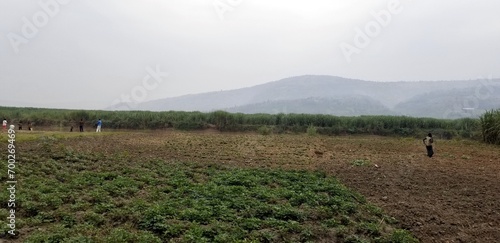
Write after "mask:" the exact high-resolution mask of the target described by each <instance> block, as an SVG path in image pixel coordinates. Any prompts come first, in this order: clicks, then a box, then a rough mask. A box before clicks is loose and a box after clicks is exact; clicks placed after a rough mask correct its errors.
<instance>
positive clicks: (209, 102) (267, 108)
mask: <svg viewBox="0 0 500 243" xmlns="http://www.w3.org/2000/svg"><path fill="white" fill-rule="evenodd" d="M498 87H500V80H493V81H487V82H486V83H485V82H484V81H481V82H480V81H478V80H469V81H433V82H372V81H363V80H356V79H346V78H341V77H335V76H324V75H305V76H298V77H291V78H285V79H281V80H278V81H274V82H269V83H265V84H261V85H256V86H253V87H247V88H242V89H236V90H229V91H221V92H209V93H202V94H193V95H184V96H179V97H173V98H166V99H160V100H155V101H149V102H145V103H141V104H139V105H138V106H136V107H134V109H138V110H153V111H166V110H184V111H212V110H228V111H232V112H243V113H277V112H284V113H322V114H333V115H375V114H381V115H386V114H395V115H397V114H408V115H412V116H431V117H438V118H443V113H444V112H446V111H447V110H449V106H434V109H433V111H432V112H429V108H423V107H429V105H431V106H432V104H433V101H432V99H426V100H427V101H428V102H429V104H427V105H426V103H425V102H420V100H421V99H425V96H426V95H431V96H432V97H439V99H444V100H455V101H456V100H457V99H458V100H460V99H464V98H465V97H466V96H464V93H460V92H455V91H453V90H462V91H463V92H465V93H467V94H468V95H476V96H477V94H478V93H480V94H483V96H484V94H489V95H490V96H491V97H495V95H496V97H499V96H498V95H497V93H496V92H497V88H498ZM478 90H479V92H478ZM439 99H438V100H435V101H434V102H438V103H439V102H440V101H439ZM478 100H479V102H481V104H478V105H477V107H474V108H476V109H480V110H481V109H483V108H488V109H490V108H493V107H500V101H498V99H493V98H491V99H478ZM427 101H426V102H427ZM485 102H487V103H488V105H483V103H485ZM455 103H457V102H455ZM458 103H460V102H458ZM462 103H463V102H462ZM447 104H448V103H447ZM110 109H118V110H119V109H120V105H117V106H114V107H110ZM458 110H461V109H458ZM467 114H468V113H464V114H455V115H454V117H457V116H462V117H463V116H466V115H467Z"/></svg>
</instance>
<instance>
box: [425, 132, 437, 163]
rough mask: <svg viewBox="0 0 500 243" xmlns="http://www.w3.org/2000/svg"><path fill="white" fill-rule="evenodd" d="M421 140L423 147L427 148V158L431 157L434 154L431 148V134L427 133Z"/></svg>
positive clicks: (432, 140)
mask: <svg viewBox="0 0 500 243" xmlns="http://www.w3.org/2000/svg"><path fill="white" fill-rule="evenodd" d="M423 142H424V144H425V148H427V156H429V158H432V155H434V150H433V149H432V144H433V143H434V139H432V134H431V133H429V134H427V137H425V138H424V140H423Z"/></svg>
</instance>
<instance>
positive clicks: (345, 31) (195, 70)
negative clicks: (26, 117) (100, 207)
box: [0, 0, 500, 109]
mask: <svg viewBox="0 0 500 243" xmlns="http://www.w3.org/2000/svg"><path fill="white" fill-rule="evenodd" d="M44 3H45V4H44ZM44 5H47V6H44ZM499 10H500V1H498V0H481V1H473V0H463V1H457V0H439V1H436V0H418V1H417V0H413V1H411V0H400V1H389V0H376V1H374V0H365V1H356V0H343V1H338V0H308V1H306V0H141V1H138V0H87V1H77V0H64V1H63V0H59V1H56V0H42V1H36V0H1V1H0V86H1V88H0V106H3V105H6V106H38V107H57V108H86V109H102V108H105V107H108V106H110V105H111V104H112V103H113V102H117V101H119V100H127V99H129V100H130V101H132V102H139V101H144V100H151V99H159V98H164V97H172V96H179V95H184V94H192V93H200V92H207V91H220V90H229V89H235V88H242V87H248V86H253V85H257V84H262V83H266V82H270V81H275V80H278V79H282V78H287V77H291V76H298V75H304V74H321V75H334V76H341V77H347V78H357V79H363V80H373V81H415V80H468V79H476V78H477V77H480V76H482V77H487V76H490V75H491V76H492V77H494V78H498V77H499V76H500V44H499V43H500V14H499ZM158 72H159V73H158ZM155 73H156V74H155ZM166 73H168V75H167V74H166ZM127 97H128V98H127Z"/></svg>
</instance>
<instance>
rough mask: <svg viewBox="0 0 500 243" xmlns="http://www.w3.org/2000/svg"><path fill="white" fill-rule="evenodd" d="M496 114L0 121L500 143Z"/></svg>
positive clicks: (20, 114) (28, 112) (77, 113)
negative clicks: (433, 137)
mask: <svg viewBox="0 0 500 243" xmlns="http://www.w3.org/2000/svg"><path fill="white" fill-rule="evenodd" d="M499 117H500V110H497V111H491V112H487V113H485V114H484V115H483V116H482V117H481V118H480V119H473V118H463V119H436V118H417V117H408V116H353V117H343V116H333V115H321V114H283V113H280V114H243V113H229V112H225V111H213V112H186V111H165V112H152V111H102V110H64V109H43V108H13V107H0V118H6V119H8V121H9V123H10V124H17V123H19V122H22V123H28V122H31V123H32V124H33V126H51V127H61V128H64V127H70V126H77V125H78V122H79V121H80V120H81V119H83V120H84V121H85V125H86V126H93V124H95V122H96V121H97V120H98V119H102V120H103V122H104V125H103V127H104V128H112V129H167V128H174V129H178V130H199V129H207V128H215V129H218V130H220V131H235V132H242V131H258V130H259V128H262V127H267V128H268V129H269V130H270V131H271V132H272V133H287V132H294V133H302V132H306V131H307V128H308V127H314V128H315V129H316V131H317V133H319V134H325V135H343V134H373V135H383V136H389V135H397V136H421V135H422V134H426V133H428V132H432V133H433V134H435V135H437V136H439V137H441V138H445V139H451V138H454V137H461V138H475V139H481V137H482V138H483V140H484V141H486V142H489V143H497V144H498V143H499V140H500V139H499V137H498V136H499V133H500V126H499V125H498V124H499V122H500V119H499Z"/></svg>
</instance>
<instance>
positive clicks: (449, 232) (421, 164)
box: [67, 132, 500, 242]
mask: <svg viewBox="0 0 500 243" xmlns="http://www.w3.org/2000/svg"><path fill="white" fill-rule="evenodd" d="M67 143H68V146H71V147H72V148H74V149H76V150H82V152H89V151H93V152H94V153H99V152H103V153H104V152H105V153H115V154H118V155H123V156H128V157H133V158H142V159H148V158H161V159H165V160H182V161H195V162H220V163H224V164H227V165H229V166H233V165H234V166H238V167H264V168H275V167H279V168H287V169H305V170H321V171H326V172H327V173H329V174H332V175H335V176H336V177H338V178H339V179H340V180H341V181H342V182H343V183H345V185H347V186H348V187H351V188H353V189H355V190H357V191H359V192H360V193H362V194H363V195H365V196H366V197H367V199H368V200H369V201H371V202H373V203H375V204H376V205H378V206H380V207H382V208H383V209H384V210H385V211H386V212H387V213H388V214H390V215H391V216H393V217H395V218H396V219H397V220H398V221H399V222H400V225H401V226H402V227H403V228H405V229H408V230H410V231H411V232H413V233H414V235H415V236H416V237H417V238H418V239H420V240H421V242H495V241H497V242H498V241H499V240H500V230H499V229H500V210H499V209H500V184H499V181H500V147H498V146H490V145H485V144H481V143H479V142H474V141H445V140H439V139H438V140H437V141H436V142H435V157H434V158H432V159H429V158H427V157H426V156H425V147H424V146H423V144H422V141H421V140H420V139H413V138H387V137H376V136H342V137H326V136H315V137H310V136H307V135H269V136H263V135H257V134H234V133H218V132H204V133H187V132H186V133H181V132H150V133H127V134H116V135H110V136H96V137H92V136H89V137H82V138H80V139H78V138H76V139H74V138H73V139H69V140H68V141H67Z"/></svg>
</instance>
